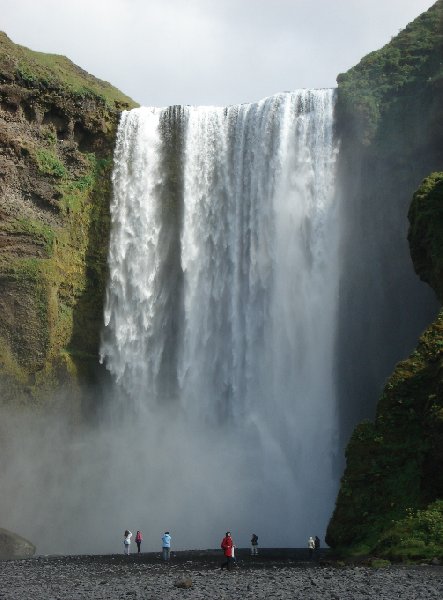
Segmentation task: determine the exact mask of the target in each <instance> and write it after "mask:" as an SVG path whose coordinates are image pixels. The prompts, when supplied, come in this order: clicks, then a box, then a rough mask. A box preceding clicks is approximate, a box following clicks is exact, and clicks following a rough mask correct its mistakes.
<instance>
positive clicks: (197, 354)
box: [101, 90, 339, 547]
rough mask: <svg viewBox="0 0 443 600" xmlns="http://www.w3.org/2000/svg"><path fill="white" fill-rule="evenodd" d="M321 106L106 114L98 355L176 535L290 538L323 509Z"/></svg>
mask: <svg viewBox="0 0 443 600" xmlns="http://www.w3.org/2000/svg"><path fill="white" fill-rule="evenodd" d="M333 105H334V92H333V91H332V90H301V91H297V92H293V93H285V94H279V95H276V96H273V97H271V98H267V99H265V100H262V101H260V102H258V103H256V104H244V105H240V106H231V107H228V108H214V107H199V108H193V107H171V108H165V109H156V108H139V109H135V110H132V111H130V112H125V113H124V114H123V115H122V119H121V123H120V127H119V132H118V139H117V146H116V152H115V169H114V175H113V185H114V193H113V202H112V206H111V218H112V229H111V240H110V251H109V270H110V275H109V284H108V289H107V300H106V307H105V328H104V334H103V342H102V349H101V355H102V360H103V361H104V362H105V363H106V366H107V368H108V369H109V370H110V372H111V373H112V374H113V376H114V378H115V381H116V386H117V390H122V391H124V394H122V395H124V396H125V400H124V402H127V403H129V404H130V406H131V407H132V408H133V409H135V413H136V415H137V417H136V418H137V422H138V425H140V423H143V438H144V439H146V440H148V439H149V438H150V439H151V442H150V446H149V448H150V450H149V456H145V455H144V450H143V443H142V444H141V448H139V454H138V455H137V457H138V458H137V462H138V464H139V465H140V469H142V472H143V477H144V478H145V479H146V480H147V482H148V483H147V486H146V487H147V491H146V494H147V495H148V496H149V493H150V492H149V489H152V488H156V487H157V488H158V486H160V487H161V488H162V489H163V492H164V493H163V497H162V500H159V498H158V497H157V496H155V497H154V496H152V495H151V496H150V500H149V505H150V510H151V511H152V512H153V513H154V514H156V512H157V514H159V515H160V514H161V519H162V521H161V522H162V523H163V522H164V523H165V524H167V526H168V528H169V529H171V530H174V531H175V533H176V535H178V536H179V537H180V536H182V538H183V539H182V542H181V543H180V541H178V545H181V546H182V547H183V546H186V545H188V546H189V545H199V546H206V547H208V546H213V545H214V544H215V543H216V541H217V540H218V537H217V536H219V535H220V534H221V533H223V532H224V531H225V530H226V529H227V528H230V529H232V530H233V532H234V534H237V536H248V535H250V533H251V532H252V531H253V530H255V529H257V530H259V531H257V533H259V535H260V537H261V540H262V543H263V544H267V545H282V546H284V545H291V546H293V545H298V544H299V545H301V544H303V545H304V543H305V538H306V537H307V536H308V535H311V534H315V533H319V534H322V533H323V532H324V530H325V527H326V524H327V520H328V518H329V516H330V514H331V511H332V506H333V501H334V497H335V492H336V481H335V477H334V473H333V462H334V452H335V446H336V436H337V431H336V427H337V426H336V399H335V382H334V374H333V364H334V360H333V358H334V357H333V354H334V343H335V327H336V325H335V324H336V312H337V296H338V278H339V269H338V258H337V257H338V247H337V246H338V238H339V233H338V223H337V221H336V217H335V203H334V171H335V156H336V147H335V143H334V139H333V129H332V125H333V123H332V121H333ZM154 449H155V450H154ZM153 452H154V453H155V457H153V456H152V453H153ZM145 463H146V464H145ZM143 465H144V466H143ZM159 472H162V474H163V475H162V477H161V478H160V476H159ZM168 473H169V474H171V477H170V478H169V480H168V481H167V483H166V482H165V479H168V478H167V477H166V478H165V474H168ZM171 479H172V481H171ZM171 496H172V497H173V498H174V500H173V501H171ZM215 498H217V500H215ZM156 502H157V504H156ZM159 504H161V506H160V505H159ZM202 521H205V526H204V527H203V526H202ZM208 522H209V523H210V524H211V525H210V526H208V525H207V523H208ZM191 524H192V526H191ZM203 532H204V533H203ZM214 537H215V539H214ZM246 541H247V540H244V543H245V544H246Z"/></svg>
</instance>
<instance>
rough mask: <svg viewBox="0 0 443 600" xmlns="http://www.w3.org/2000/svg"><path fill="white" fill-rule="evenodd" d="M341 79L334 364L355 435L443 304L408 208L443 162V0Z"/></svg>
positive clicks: (345, 420) (345, 422)
mask: <svg viewBox="0 0 443 600" xmlns="http://www.w3.org/2000/svg"><path fill="white" fill-rule="evenodd" d="M337 80H338V94H337V105H336V127H337V133H338V135H339V136H340V138H341V149H340V155H339V164H338V184H339V192H338V194H339V197H340V199H341V201H340V207H341V209H340V210H341V211H342V212H341V214H340V216H339V218H340V223H341V227H342V242H341V259H340V262H341V265H342V269H343V271H344V272H345V273H346V278H344V279H343V281H342V282H340V312H339V315H338V348H337V356H339V357H340V363H339V364H337V367H336V368H337V374H338V381H339V390H338V397H339V398H340V420H341V425H342V431H344V432H345V439H347V438H348V436H349V435H350V433H351V431H352V428H353V426H354V424H355V423H356V422H358V421H360V420H362V419H365V418H373V416H374V412H375V405H376V399H377V397H378V396H379V394H380V392H381V389H382V386H383V385H384V382H385V381H386V378H387V377H388V376H389V374H390V373H391V372H392V369H393V368H394V366H395V364H396V363H397V362H398V361H399V360H400V359H401V358H402V357H404V356H407V355H408V354H409V352H410V351H411V349H412V348H413V347H414V346H415V344H416V340H417V338H418V336H419V335H420V333H421V332H422V331H423V330H424V329H425V327H427V325H428V324H429V323H430V322H431V321H432V319H433V318H435V315H436V312H437V311H438V303H437V302H436V301H435V295H434V293H433V292H432V290H431V289H430V288H428V286H426V285H424V284H423V283H422V282H420V281H419V279H418V278H417V276H416V275H415V273H414V270H413V267H412V263H411V258H410V253H409V247H408V243H407V230H408V221H407V212H408V208H409V204H410V201H411V198H412V195H413V193H414V191H415V190H416V189H417V188H418V186H419V185H420V182H421V181H422V180H423V179H424V178H425V177H426V176H427V175H428V174H429V173H431V172H434V171H439V170H441V168H442V165H443V0H439V1H438V2H436V3H435V4H434V6H432V7H431V8H430V9H429V10H428V11H427V12H425V13H424V14H422V15H421V16H419V17H418V18H417V19H416V20H415V21H413V22H412V23H410V24H409V25H408V26H407V27H406V28H405V29H404V30H403V31H401V32H400V33H399V35H398V36H396V37H395V38H393V39H392V40H391V41H390V42H389V43H388V44H387V45H386V46H384V47H383V48H381V49H380V50H378V51H376V52H372V53H371V54H369V55H368V56H366V57H364V58H363V59H362V60H361V62H360V63H359V64H358V65H356V66H355V67H353V68H352V69H350V70H349V71H348V72H347V73H344V74H341V75H339V77H338V79H337ZM343 357H345V360H343ZM346 357H347V358H346Z"/></svg>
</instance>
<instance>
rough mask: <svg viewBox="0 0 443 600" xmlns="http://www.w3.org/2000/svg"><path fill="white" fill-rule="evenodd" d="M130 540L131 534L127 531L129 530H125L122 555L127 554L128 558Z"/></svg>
mask: <svg viewBox="0 0 443 600" xmlns="http://www.w3.org/2000/svg"><path fill="white" fill-rule="evenodd" d="M131 538H132V533H131V532H130V531H129V529H126V531H125V537H124V538H123V547H124V553H125V554H127V555H128V556H129V549H130V547H131Z"/></svg>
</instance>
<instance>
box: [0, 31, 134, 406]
mask: <svg viewBox="0 0 443 600" xmlns="http://www.w3.org/2000/svg"><path fill="white" fill-rule="evenodd" d="M133 106H135V103H134V102H133V101H132V100H130V99H129V98H128V97H127V96H125V95H123V94H122V93H121V92H119V91H118V90H117V89H115V88H113V87H112V86H111V85H110V84H108V83H106V82H102V81H100V80H98V79H96V78H95V77H92V76H91V75H88V74H87V73H86V72H85V71H83V70H82V69H79V68H78V67H77V66H75V65H74V64H73V63H72V62H71V61H69V60H68V59H66V58H64V57H61V56H55V55H46V54H42V53H38V52H33V51H31V50H28V49H27V48H23V47H21V46H17V45H15V44H13V43H12V42H11V41H10V40H9V38H8V37H7V36H6V35H5V34H3V33H0V166H1V168H2V173H3V175H2V186H1V188H0V215H1V223H0V235H1V240H2V243H1V245H0V375H1V380H2V400H3V401H4V402H8V401H14V402H17V401H19V400H22V401H24V402H25V403H28V404H29V403H30V402H31V403H32V404H36V403H37V404H38V402H39V401H40V399H42V398H43V397H45V396H46V395H47V392H48V391H54V390H55V389H57V388H59V387H60V385H62V384H65V385H66V384H70V385H74V386H75V385H77V384H78V383H81V382H82V381H85V380H90V379H91V378H93V377H94V373H95V369H96V364H97V353H98V343H99V336H100V333H99V332H100V326H101V318H102V305H103V294H104V286H105V281H106V254H107V240H108V233H109V198H110V175H111V170H112V155H113V147H114V139H115V133H116V127H117V124H118V119H119V115H120V111H121V110H122V109H124V108H132V107H133Z"/></svg>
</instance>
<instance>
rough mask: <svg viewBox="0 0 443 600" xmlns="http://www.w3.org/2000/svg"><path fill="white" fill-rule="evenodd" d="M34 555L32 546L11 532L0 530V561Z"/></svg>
mask: <svg viewBox="0 0 443 600" xmlns="http://www.w3.org/2000/svg"><path fill="white" fill-rule="evenodd" d="M34 554H35V546H34V544H32V543H31V542H29V541H28V540H26V539H25V538H22V537H21V536H20V535H17V534H16V533H13V532H12V531H8V530H7V529H2V528H0V560H7V559H17V558H29V557H30V556H33V555H34Z"/></svg>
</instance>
